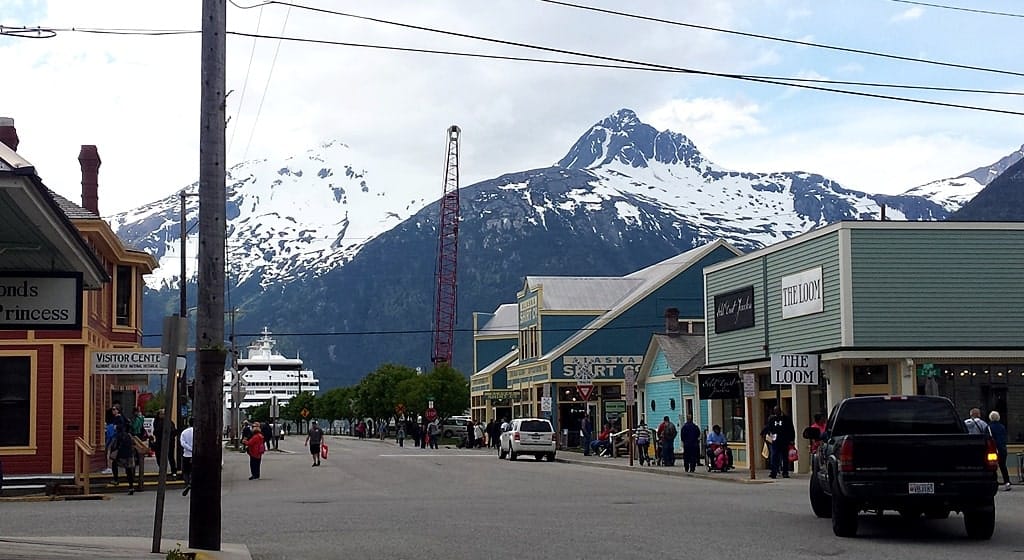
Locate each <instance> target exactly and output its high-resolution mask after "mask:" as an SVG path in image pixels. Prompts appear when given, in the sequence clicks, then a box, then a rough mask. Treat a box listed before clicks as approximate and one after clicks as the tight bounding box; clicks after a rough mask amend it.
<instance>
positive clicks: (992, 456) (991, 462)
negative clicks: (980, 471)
mask: <svg viewBox="0 0 1024 560" xmlns="http://www.w3.org/2000/svg"><path fill="white" fill-rule="evenodd" d="M985 444H986V445H985V469H986V470H990V471H992V472H995V470H996V468H997V467H999V452H998V451H997V450H996V440H994V439H992V438H988V439H987V440H986V441H985Z"/></svg>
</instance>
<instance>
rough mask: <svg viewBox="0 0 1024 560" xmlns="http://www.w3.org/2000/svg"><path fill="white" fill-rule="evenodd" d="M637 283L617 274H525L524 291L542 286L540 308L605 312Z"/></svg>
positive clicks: (639, 282)
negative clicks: (607, 275) (613, 275)
mask: <svg viewBox="0 0 1024 560" xmlns="http://www.w3.org/2000/svg"><path fill="white" fill-rule="evenodd" d="M641 284H643V281H642V280H640V279H635V278H628V277H626V278H623V277H618V276H615V277H600V276H599V277H595V276H527V277H526V289H527V290H528V291H532V290H536V289H537V288H538V287H539V286H543V287H544V300H543V301H542V302H541V304H542V305H543V310H544V311H605V310H608V309H611V308H612V306H613V305H615V303H616V302H618V301H621V300H622V298H624V297H625V296H626V295H627V294H628V293H630V292H631V291H633V290H635V289H637V288H638V287H640V285H641ZM517 326H518V325H517Z"/></svg>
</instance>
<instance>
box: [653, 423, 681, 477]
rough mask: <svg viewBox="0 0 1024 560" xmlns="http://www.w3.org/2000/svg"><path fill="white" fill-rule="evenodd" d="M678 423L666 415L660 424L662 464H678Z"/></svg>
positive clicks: (669, 465) (667, 465) (659, 437)
mask: <svg viewBox="0 0 1024 560" xmlns="http://www.w3.org/2000/svg"><path fill="white" fill-rule="evenodd" d="M678 434H679V433H678V432H677V431H676V425H675V424H673V423H672V421H671V420H669V419H668V416H666V417H665V418H664V419H663V420H662V421H661V424H659V425H658V441H659V442H661V464H663V465H665V466H666V467H671V466H673V465H675V464H676V450H675V443H676V436H677V435H678Z"/></svg>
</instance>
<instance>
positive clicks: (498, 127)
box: [0, 0, 1024, 215]
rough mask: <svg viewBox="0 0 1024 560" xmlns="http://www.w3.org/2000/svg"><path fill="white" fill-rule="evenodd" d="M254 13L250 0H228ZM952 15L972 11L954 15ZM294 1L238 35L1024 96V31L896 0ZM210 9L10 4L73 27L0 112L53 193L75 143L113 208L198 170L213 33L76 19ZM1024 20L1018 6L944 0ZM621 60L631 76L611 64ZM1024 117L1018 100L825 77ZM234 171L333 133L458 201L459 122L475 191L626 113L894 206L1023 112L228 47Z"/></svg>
mask: <svg viewBox="0 0 1024 560" xmlns="http://www.w3.org/2000/svg"><path fill="white" fill-rule="evenodd" d="M235 1H236V2H239V3H240V4H244V5H252V4H256V3H257V0H235ZM957 2H959V4H957ZM567 3H575V4H578V5H585V6H590V7H598V8H602V9H607V10H613V11H619V12H624V13H628V14H632V15H634V16H644V17H647V18H657V19H662V20H669V21H671V22H676V23H682V24H688V25H690V26H682V25H675V24H672V23H664V22H656V21H651V20H650V19H647V20H644V19H638V18H635V17H634V18H631V17H627V16H625V15H621V14H610V13H601V12H595V11H590V10H584V9H580V8H578V7H572V6H567V5H564V4H560V3H553V2H547V1H544V0H487V1H483V0H451V1H447V0H392V1H384V0H346V1H329V0H298V2H297V4H296V5H295V6H292V7H289V6H286V5H282V4H269V5H266V6H263V7H260V8H255V9H240V8H238V7H235V6H233V5H229V6H228V30H229V32H236V33H244V34H258V35H266V36H272V37H278V36H283V37H288V38H296V39H299V38H301V39H308V40H315V41H329V42H344V43H359V44H364V45H373V46H377V47H400V48H410V49H427V50H435V51H446V52H452V53H476V54H486V55H498V56H505V57H521V58H543V59H549V60H561V61H573V62H585V63H598V64H609V62H608V61H602V60H598V59H593V58H589V59H588V58H585V57H582V56H572V55H568V54H559V53H554V52H545V51H543V50H537V49H529V48H525V47H523V46H514V45H508V44H499V43H495V42H487V41H482V40H479V39H473V38H466V37H458V36H454V35H451V34H443V33H436V32H431V31H428V30H423V29H412V28H409V27H402V26H397V25H392V24H388V23H383V22H375V21H370V20H367V19H357V18H353V17H347V16H342V15H333V14H326V13H323V12H314V11H310V10H307V9H303V8H301V7H298V6H300V5H305V6H313V7H318V8H325V9H330V10H336V11H341V12H345V13H347V14H351V15H356V16H364V17H369V18H376V19H379V20H385V21H389V22H395V23H402V24H409V25H414V26H419V27H423V28H429V29H435V30H443V31H448V32H455V33H461V34H467V35H476V36H481V37H487V38H492V39H500V40H503V41H508V42H514V43H521V44H524V45H534V46H541V47H548V48H553V49H560V50H564V51H573V52H578V53H586V54H591V55H599V56H603V57H611V58H616V59H623V60H628V61H634V62H635V63H646V64H655V65H662V66H669V67H674V68H687V69H693V70H700V71H708V72H716V73H726V74H743V75H752V76H774V77H797V78H815V79H827V80H839V81H856V82H874V83H886V84H900V85H915V86H933V87H945V88H960V89H974V90H996V91H1003V92H1017V93H1020V92H1024V77H1022V76H1021V75H1013V72H1019V73H1024V66H1022V65H1021V63H1020V56H1019V50H1020V49H1019V47H1020V43H1019V41H1020V39H1019V37H1020V35H1021V32H1022V31H1024V19H1022V18H1020V17H1011V16H1006V15H995V14H983V13H975V12H968V11H962V10H950V9H943V8H940V7H935V6H925V5H921V4H916V3H909V2H900V1H894V0H831V1H828V2H821V1H819V0H792V1H783V0H743V1H730V2H717V1H716V2H710V1H695V0H648V1H643V2H612V1H608V0H600V1H588V0H576V2H572V1H571V0H567ZM201 4H202V2H200V1H198V0H194V1H191V2H184V1H176V2H153V1H148V0H130V1H115V0H105V1H103V2H82V1H81V0H52V1H34V0H0V24H3V25H7V26H43V27H51V28H57V29H58V31H57V34H56V37H53V38H48V39H28V38H17V37H10V36H0V60H2V61H3V70H2V72H3V76H4V78H3V81H2V83H3V87H2V88H0V116H6V117H11V118H14V119H15V124H16V126H17V128H18V133H19V136H20V137H21V147H20V148H19V152H20V153H21V154H22V155H23V156H24V157H25V158H26V159H28V160H29V161H31V162H32V163H33V164H35V165H36V167H37V169H38V171H39V173H40V175H41V176H42V177H43V180H44V181H45V182H46V183H47V185H48V186H49V187H50V188H51V189H53V190H55V191H57V192H58V193H60V194H62V195H64V196H66V197H68V198H69V199H71V200H73V201H76V202H78V201H79V200H80V183H79V181H80V178H79V171H78V162H77V160H76V158H77V155H78V150H79V146H80V145H81V144H96V145H97V146H98V147H99V152H100V156H101V157H102V159H103V166H102V168H101V170H100V210H101V212H102V213H103V214H104V215H109V214H113V213H115V212H118V211H123V210H127V209H129V208H133V207H135V206H138V205H140V204H143V203H146V202H150V201H153V200H156V199H158V198H162V197H164V196H166V195H168V194H171V193H173V192H175V191H177V190H179V189H181V188H182V187H184V186H186V185H188V184H190V183H192V182H193V181H195V180H196V178H197V175H198V167H199V163H198V150H199V85H200V47H199V45H200V36H199V35H198V34H186V35H176V36H155V35H110V34H94V33H83V32H80V31H71V30H70V28H77V29H82V28H100V29H133V30H168V29H176V30H198V29H199V28H200V25H201V17H200V16H201V13H200V6H201ZM934 4H943V5H946V6H956V5H960V6H969V7H970V8H972V9H975V10H979V9H980V10H992V11H1002V12H1013V11H1014V8H1018V9H1017V11H1018V12H1024V9H1021V8H1019V4H1017V3H1015V2H1008V1H1005V0H972V1H971V2H969V3H967V2H964V1H963V0H948V1H947V0H936V2H934ZM693 25H697V26H706V27H713V28H718V29H722V30H731V31H736V32H742V33H745V34H753V35H766V36H772V37H778V38H784V39H791V40H798V41H803V42H807V43H816V44H823V45H832V46H841V47H845V48H850V49H858V50H864V51H873V52H879V53H885V54H892V55H899V56H903V57H911V58H920V59H927V60H931V61H937V62H943V63H953V64H959V65H964V66H974V67H979V68H984V69H990V70H996V71H994V72H993V71H982V70H972V69H964V68H954V67H949V66H943V65H935V64H923V63H916V62H910V61H901V60H894V59H890V58H884V57H878V56H868V55H864V54H857V53H852V52H842V51H838V50H829V49H823V48H817V47H813V46H806V45H795V44H789V43H784V42H779V41H772V40H767V39H763V38H756V37H750V36H744V35H741V34H737V33H724V32H721V31H713V30H708V29H697V28H694V27H693ZM611 64H623V63H611ZM827 87H835V88H839V89H850V90H856V91H865V92H872V93H878V94H883V95H890V96H898V97H911V98H917V99H928V100H934V101H939V102H943V103H953V104H962V105H973V106H979V107H988V108H998V109H1003V110H1009V111H1017V112H1024V97H1022V96H1011V95H993V94H977V93H967V92H935V91H926V90H918V89H893V88H884V89H883V88H874V87H864V86H844V85H835V86H827ZM227 88H228V90H230V91H231V94H230V96H229V97H228V101H227V112H228V115H229V116H230V123H229V125H228V130H227V138H228V145H229V153H228V163H229V165H231V164H235V163H238V162H239V161H242V160H244V159H254V158H263V157H272V158H281V159H283V158H284V157H287V156H289V155H294V154H300V153H302V152H304V151H305V150H306V149H309V148H311V147H314V146H315V145H316V144H317V143H318V142H321V141H324V140H328V139H337V140H340V141H342V142H345V143H346V144H348V145H349V146H351V147H352V148H353V150H354V151H356V152H357V153H359V154H360V158H361V159H360V161H359V162H354V163H355V164H356V165H357V166H361V167H364V168H365V169H366V170H367V171H368V172H369V177H372V178H375V179H376V181H377V183H378V184H381V183H384V184H387V183H389V182H401V183H403V184H406V185H417V186H420V187H421V188H422V189H424V191H425V192H429V191H430V190H431V189H433V190H434V191H436V196H431V198H432V199H433V198H437V197H439V196H440V194H441V186H442V176H441V174H442V172H443V164H444V159H443V158H444V152H445V141H446V140H445V130H446V129H447V127H448V126H449V125H451V124H458V125H459V126H460V127H461V128H462V131H463V132H462V142H463V143H462V150H463V159H462V162H461V173H462V184H463V185H468V184H471V183H472V182H476V181H480V180H484V179H489V178H492V177H495V176H497V175H500V174H502V173H507V172H514V171H521V170H525V169H531V168H537V167H545V166H548V165H550V164H552V163H553V162H555V161H557V160H558V159H560V158H561V157H562V156H563V155H564V154H565V153H566V152H567V151H568V149H569V147H570V146H571V145H572V144H573V142H574V141H575V140H576V139H577V138H578V137H579V136H580V135H581V134H583V133H584V132H585V131H586V130H587V129H588V128H589V127H590V126H591V125H592V124H594V123H595V122H597V121H599V120H600V119H602V118H604V117H605V116H606V115H608V114H610V113H612V112H614V111H616V110H617V109H620V108H623V107H628V108H631V109H633V110H635V111H636V112H637V113H638V115H639V116H640V118H641V119H642V120H644V121H645V122H649V123H651V124H652V125H654V126H655V127H656V128H658V129H660V130H661V129H666V128H668V129H671V130H674V131H677V132H681V133H684V134H686V135H687V136H689V137H690V138H691V139H692V140H693V141H694V142H695V143H696V145H697V146H698V148H699V149H700V150H701V151H702V152H704V153H705V155H706V156H707V157H708V158H709V159H711V160H712V161H714V162H715V163H717V164H719V165H721V166H723V167H726V168H729V169H735V170H741V171H795V170H804V171H813V172H818V173H822V174H824V175H826V176H829V177H832V178H834V179H836V180H838V181H839V182H840V183H842V184H843V185H844V186H846V187H849V188H854V189H858V190H864V191H868V192H878V193H883V192H884V193H897V192H902V191H904V190H906V189H908V188H910V187H913V186H916V185H918V184H921V183H925V182H928V181H931V180H934V179H940V178H944V177H950V176H955V175H959V174H961V173H964V172H966V171H970V170H971V169H973V168H975V167H979V166H982V165H987V164H989V163H992V162H994V161H996V160H998V159H999V158H1000V157H1002V156H1004V155H1006V154H1008V153H1010V152H1011V151H1013V150H1015V149H1017V148H1018V147H1019V146H1021V144H1022V143H1024V117H1022V116H1018V115H1008V114H998V113H987V112H981V111H974V110H967V109H957V108H949V107H934V106H926V105H918V104H911V103H905V102H898V101H888V100H881V99H869V98H861V97H853V96H849V95H841V94H836V93H826V92H818V91H810V90H801V89H796V88H792V87H786V86H779V85H770V84H763V83H755V82H750V81H741V80H735V79H727V78H721V77H710V76H695V75H692V74H681V73H678V72H652V71H644V70H629V69H620V68H594V67H585V66H570V65H557V64H544V63H536V62H527V61H507V60H495V59H484V58H469V57H462V56H455V55H451V54H428V53H409V52H402V51H396V50H386V49H380V48H367V47H357V46H341V45H331V44H324V43H319V44H318V43H312V42H298V41H291V40H278V39H273V38H262V39H253V38H251V37H247V36H241V35H231V36H229V37H228V56H227Z"/></svg>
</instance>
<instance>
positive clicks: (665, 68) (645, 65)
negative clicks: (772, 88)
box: [228, 14, 1024, 116]
mask: <svg viewBox="0 0 1024 560" xmlns="http://www.w3.org/2000/svg"><path fill="white" fill-rule="evenodd" d="M341 15H345V14H341ZM357 17H362V16H357ZM396 25H406V24H396ZM413 27H415V26H413ZM438 32H439V33H445V34H448V33H453V32H448V31H438ZM228 35H237V36H241V37H251V36H252V35H253V34H251V33H241V32H238V31H228ZM456 35H461V34H458V33H456ZM262 37H263V38H265V39H283V40H285V41H296V42H302V43H316V44H321V45H335V46H346V47H359V48H371V49H382V50H392V51H404V52H416V53H430V54H445V55H451V56H466V57H473V58H504V59H509V58H510V57H500V56H496V55H484V54H477V53H463V52H457V51H435V50H429V49H412V48H406V47H390V46H382V45H368V44H362V43H347V42H341V41H329V40H326V39H306V38H298V37H280V36H268V35H264V36H262ZM467 37H472V36H467ZM480 40H483V41H490V42H496V43H501V44H505V45H511V46H519V47H523V48H529V49H535V50H542V51H547V52H553V53H559V54H568V55H571V56H580V57H584V58H595V59H598V60H608V61H612V62H620V63H625V64H634V65H637V66H634V67H622V68H623V69H630V70H633V69H635V70H652V71H661V72H672V73H681V74H692V75H695V76H707V77H716V78H726V79H732V80H740V81H747V82H756V83H762V84H769V85H776V86H784V87H794V88H800V89H809V90H813V91H822V92H826V93H838V94H843V95H852V96H855V97H867V98H872V99H884V100H888V101H902V102H905V103H916V104H919V105H931V106H937V107H949V108H953V109H968V110H972V111H982V112H988V113H999V114H1004V115H1016V116H1024V112H1020V111H1011V110H1009V109H996V108H992V107H980V106H977V105H964V104H960V103H947V102H943V101H933V100H929V99H915V98H911V97H899V96H895V95H885V94H880V93H868V92H861V91H853V90H845V89H836V88H829V87H821V86H814V85H808V84H806V83H800V82H796V80H800V78H786V79H787V80H793V82H794V83H790V82H786V81H782V80H778V79H772V78H761V77H756V76H750V75H746V74H727V73H723V72H713V71H710V70H696V69H692V68H681V67H677V66H669V65H664V64H655V63H650V62H640V61H634V60H629V59H623V58H616V57H610V56H602V55H596V54H588V53H583V52H577V51H569V50H565V49H556V48H551V47H543V46H538V45H530V44H525V43H516V42H512V41H504V40H501V39H489V38H485V37H483V38H480ZM513 60H523V59H518V58H516V59H513ZM530 62H553V61H547V60H543V59H535V60H530ZM580 65H583V64H580Z"/></svg>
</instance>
